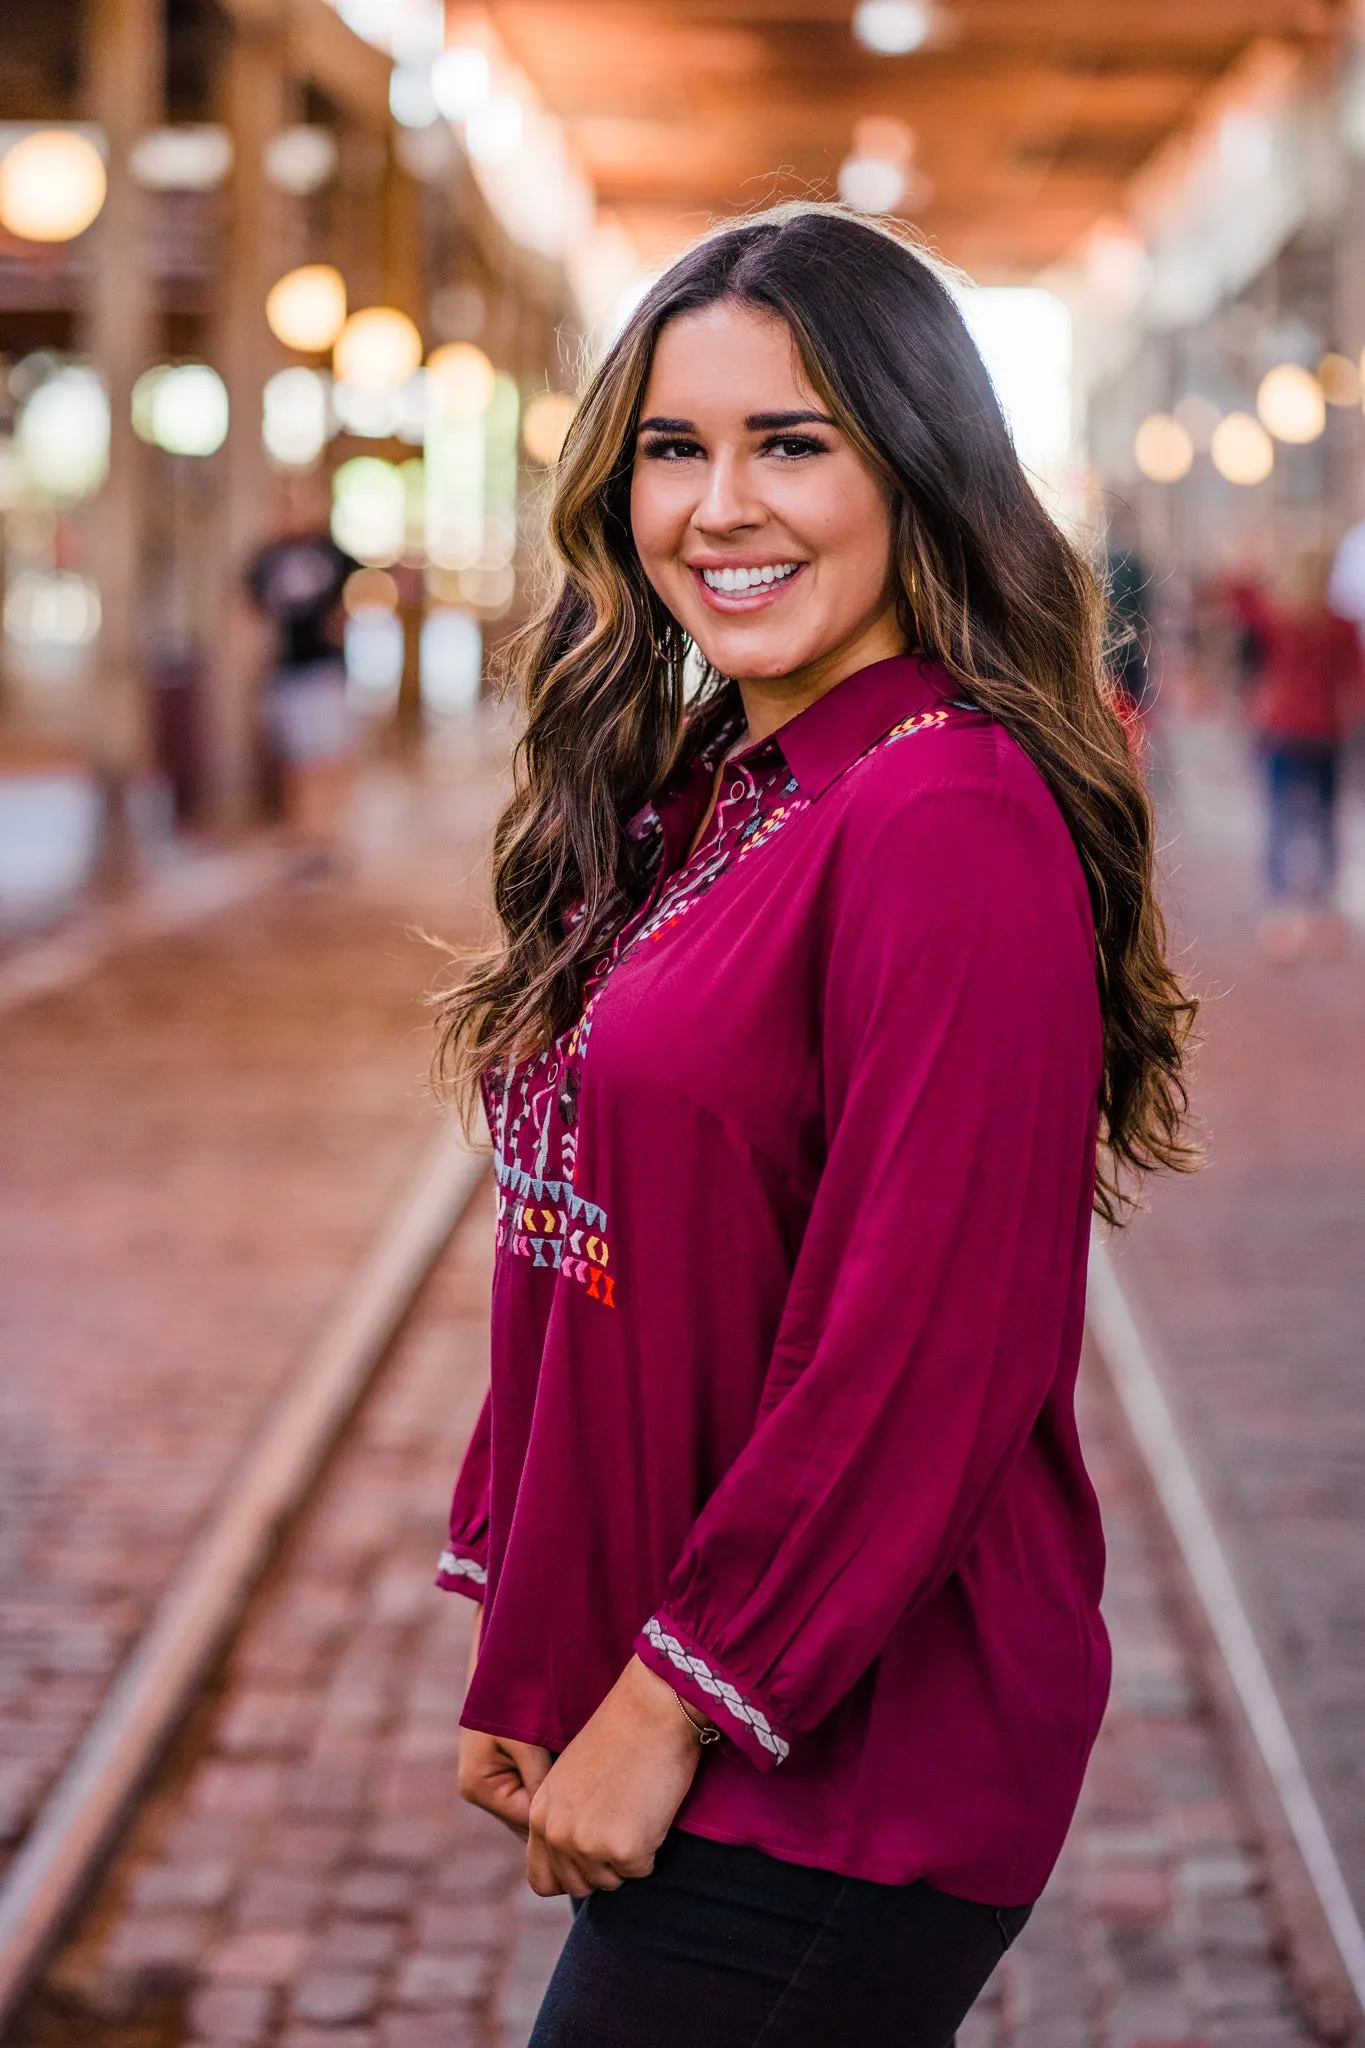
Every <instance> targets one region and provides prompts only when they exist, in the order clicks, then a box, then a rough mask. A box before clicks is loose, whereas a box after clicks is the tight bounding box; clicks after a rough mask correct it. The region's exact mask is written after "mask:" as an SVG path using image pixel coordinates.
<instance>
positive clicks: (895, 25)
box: [853, 0, 934, 57]
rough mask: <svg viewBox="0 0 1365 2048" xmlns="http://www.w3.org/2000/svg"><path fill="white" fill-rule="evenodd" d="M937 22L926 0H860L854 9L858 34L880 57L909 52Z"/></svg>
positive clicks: (854, 21)
mask: <svg viewBox="0 0 1365 2048" xmlns="http://www.w3.org/2000/svg"><path fill="white" fill-rule="evenodd" d="M933 25H934V18H933V13H932V10H931V9H930V8H929V6H928V5H927V4H926V0H859V5H858V6H857V7H855V8H854V10H853V33H854V35H855V36H856V37H857V39H858V41H859V42H860V43H861V44H862V46H863V48H864V49H865V50H874V51H875V52H876V53H877V55H878V56H879V57H904V56H907V55H908V54H909V52H910V51H911V50H917V49H918V48H919V47H920V45H921V43H923V42H924V41H925V40H926V39H927V37H928V35H929V33H930V30H931V29H932V28H933Z"/></svg>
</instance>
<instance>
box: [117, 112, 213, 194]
mask: <svg viewBox="0 0 1365 2048" xmlns="http://www.w3.org/2000/svg"><path fill="white" fill-rule="evenodd" d="M128 168H129V170H130V171H131V172H132V174H133V177H134V178H135V179H136V181H137V183H138V184H139V185H144V186H146V188H147V190H148V191H149V192H214V191H216V190H217V189H218V187H219V186H220V185H221V184H222V183H223V181H224V179H225V178H226V177H227V176H228V173H229V172H230V171H231V169H232V137H231V136H230V135H229V133H228V131H227V129H226V128H223V127H220V126H219V125H218V124H217V123H216V122H209V121H201V122H195V123H193V124H191V125H189V126H187V127H184V128H154V129H153V130H152V131H151V133H150V134H149V135H143V136H141V137H140V138H139V140H138V141H137V142H135V143H134V144H133V147H132V149H131V150H130V152H129V155H128Z"/></svg>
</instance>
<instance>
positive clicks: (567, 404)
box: [521, 391, 578, 469]
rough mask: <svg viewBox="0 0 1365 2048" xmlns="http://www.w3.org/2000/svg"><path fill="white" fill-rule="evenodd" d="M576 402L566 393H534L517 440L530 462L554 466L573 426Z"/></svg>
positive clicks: (576, 408) (547, 466)
mask: <svg viewBox="0 0 1365 2048" xmlns="http://www.w3.org/2000/svg"><path fill="white" fill-rule="evenodd" d="M577 410H578V405H577V401H576V400H575V399H572V398H570V396H569V394H568V392H567V391H538V392H537V393H536V395H535V397H534V398H533V399H532V400H531V401H530V403H529V404H528V405H527V407H526V417H525V419H524V421H523V422H522V429H521V438H522V440H523V442H524V443H525V445H526V453H527V454H528V455H529V456H530V458H531V460H532V462H540V463H543V464H544V465H545V467H546V468H547V469H551V468H553V467H554V465H555V463H556V462H558V460H559V458H560V455H561V454H562V453H563V449H564V437H565V435H566V434H567V433H568V431H569V428H570V427H571V426H572V424H573V417H574V414H575V413H576V412H577Z"/></svg>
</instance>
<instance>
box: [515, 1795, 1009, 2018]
mask: <svg viewBox="0 0 1365 2048" xmlns="http://www.w3.org/2000/svg"><path fill="white" fill-rule="evenodd" d="M1029 1910H1030V1909H1029V1908H1028V1907H1027V1906H1001V1907H996V1906H981V1905H976V1904H974V1903H973V1902H972V1901H971V1900H969V1899H958V1898H950V1897H949V1895H948V1894H947V1893H946V1892H939V1891H934V1890H932V1889H931V1887H930V1886H929V1885H927V1884H911V1885H885V1884H870V1883H868V1882H867V1881H866V1880H865V1879H863V1878H846V1877H836V1876H834V1875H833V1874H832V1873H831V1872H830V1871H827V1870H805V1869H802V1868H801V1867H800V1866H799V1865H798V1864H794V1863H779V1862H777V1861H776V1860H775V1859H774V1858H773V1857H771V1856H765V1855H762V1854H761V1853H760V1852H759V1851H758V1850H757V1849H736V1848H731V1847H729V1846H728V1845H726V1844H724V1843H720V1842H707V1841H704V1840H702V1838H701V1837H700V1836H698V1835H685V1834H680V1833H677V1832H675V1833H673V1834H671V1835H670V1836H669V1838H668V1840H667V1841H666V1842H665V1843H664V1845H663V1847H662V1849H661V1850H660V1851H659V1854H658V1858H657V1860H656V1862H655V1867H654V1871H653V1874H652V1875H651V1876H649V1877H645V1878H637V1879H635V1880H634V1881H632V1882H630V1883H627V1884H624V1885H622V1887H621V1889H620V1891H616V1892H594V1893H593V1895H592V1897H591V1898H589V1899H587V1900H586V1901H585V1902H584V1903H583V1905H582V1906H581V1907H577V1908H575V1917H574V1923H573V1926H572V1928H571V1929H570V1931H569V1937H568V1940H567V1941H566V1942H565V1944H564V1949H563V1953H562V1954H561V1956H560V1958H559V1964H558V1967H557V1968H556V1970H555V1973H554V1976H553V1978H552V1979H551V1980H550V1988H549V1990H548V1991H547V1992H546V1994H545V2002H544V2004H543V2005H542V2006H541V2009H540V2017H539V2019H538V2020H537V2021H536V2026H535V2032H534V2033H533V2034H532V2036H531V2043H530V2048H864V2044H866V2048H952V2040H953V2035H954V2033H955V2032H956V2030H957V2026H958V2022H959V2021H960V2020H961V2019H963V2018H964V2017H965V2015H966V2014H967V2013H968V2012H969V2011H970V2010H971V2007H972V2005H973V2004H974V2003H975V2001H976V1997H977V1994H978V1992H979V1991H980V1990H981V1988H982V1986H983V1985H984V1983H985V1982H986V1979H987V1978H988V1977H989V1976H990V1974H991V1971H992V1970H993V1969H994V1968H995V1966H996V1964H997V1963H998V1962H999V1960H1000V1958H1001V1956H1002V1955H1003V1954H1004V1953H1005V1950H1006V1949H1007V1948H1008V1947H1009V1945H1010V1943H1011V1942H1012V1941H1013V1940H1014V1937H1015V1935H1016V1934H1018V1932H1019V1930H1020V1929H1021V1928H1022V1926H1023V1925H1024V1922H1025V1921H1026V1920H1027V1919H1028V1916H1029Z"/></svg>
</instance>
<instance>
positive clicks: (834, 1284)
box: [635, 776, 1100, 1770]
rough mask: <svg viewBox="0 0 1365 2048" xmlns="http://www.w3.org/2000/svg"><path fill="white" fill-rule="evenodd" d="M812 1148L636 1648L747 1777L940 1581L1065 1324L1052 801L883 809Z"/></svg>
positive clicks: (1062, 1046) (848, 953)
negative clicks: (816, 1157)
mask: <svg viewBox="0 0 1365 2048" xmlns="http://www.w3.org/2000/svg"><path fill="white" fill-rule="evenodd" d="M822 1001H823V1014H822V1024H821V1031H822V1058H823V1087H824V1105H825V1153H824V1163H823V1167H822V1171H821V1176H820V1180H819V1185H818V1187H817V1190H816V1194H815V1199H814V1203H813V1207H812V1210H811V1214H810V1219H809V1223H808V1225H807V1227H806V1230H805V1233H804V1236H803V1239H802V1242H801V1245H800V1248H799V1251H798V1253H797V1257H796V1261H795V1267H794V1271H793V1275H792V1279H791V1284H790V1288H789V1291H788V1294H787V1297H786V1302H785V1307H784V1310H783V1313H782V1317H781V1322H780V1326H779V1329H778V1334H777V1338H776V1342H775V1345H774V1348H773V1352H772V1357H771V1362H770V1365H769V1367H768V1371H767V1376H766V1380H765V1384H764V1390H763V1398H762V1401H761V1404H760V1408H759V1413H758V1417H757V1420H756V1423H755V1427H754V1431H753V1434H752V1436H751V1438H750V1440H749V1442H748V1443H747V1445H746V1446H745V1448H744V1449H743V1451H742V1452H741V1453H740V1455H739V1456H738V1458H737V1459H736V1460H735V1462H734V1463H733V1464H732V1465H731V1467H730V1469H729V1471H728V1472H727V1473H726V1475H725V1477H724V1479H723V1480H722V1481H721V1483H720V1485H719V1487H718V1488H717V1489H716V1491H715V1492H714V1494H713V1495H712V1496H711V1498H710V1500H709V1501H708V1503H707V1504H706V1506H705V1507H704V1508H703V1510H702V1512H701V1514H700V1516H699V1517H698V1519H697V1521H696V1522H695V1524H694V1526H693V1528H692V1530H691V1533H690V1535H689V1537H688V1540H687V1542H686V1545H685V1547H684V1549H683V1552H682V1555H681V1557H680V1558H679V1561H678V1563H677V1566H676V1569H675V1570H674V1572H673V1574H672V1577H671V1580H670V1582H669V1584H668V1587H667V1590H666V1593H665V1596H664V1598H663V1600H662V1602H661V1603H660V1605H659V1606H658V1608H657V1610H656V1612H655V1613H654V1614H653V1615H652V1616H650V1618H649V1619H648V1621H647V1622H646V1623H645V1626H644V1627H643V1629H642V1630H641V1632H640V1634H639V1636H638V1637H637V1639H636V1646H635V1647H636V1650H637V1652H638V1654H639V1655H640V1656H641V1658H642V1659H643V1660H644V1661H645V1662H646V1663H648V1664H649V1665H650V1666H651V1667H652V1668H653V1669H654V1670H656V1671H657V1672H659V1673H660V1675H662V1676H663V1677H665V1678H667V1679H668V1681H669V1682H670V1684H672V1685H673V1686H674V1687H675V1688H676V1689H677V1690H678V1691H679V1692H680V1693H681V1694H683V1695H684V1697H686V1698H688V1699H689V1700H690V1701H692V1702H693V1703H694V1704H695V1705H697V1706H698V1707H700V1708H702V1709H704V1710H705V1711H707V1712H709V1713H710V1714H711V1715H712V1716H713V1718H714V1719H715V1720H716V1722H717V1724H718V1725H719V1726H720V1728H721V1729H722V1732H724V1733H726V1734H728V1735H729V1736H730V1737H732V1738H733V1739H734V1740H735V1741H736V1742H737V1743H738V1744H739V1745H740V1747H741V1748H742V1749H743V1750H744V1751H745V1753H746V1754H747V1755H748V1756H749V1757H750V1759H751V1760H752V1761H753V1762H754V1763H755V1764H757V1765H758V1766H759V1767H760V1768H761V1769H765V1770H767V1769H771V1768H772V1767H773V1766H774V1765H775V1764H778V1763H780V1762H781V1761H782V1759H783V1758H784V1757H785V1756H786V1755H787V1754H788V1752H789V1750H790V1748H791V1747H792V1745H793V1744H794V1743H796V1742H797V1741H798V1740H799V1738H800V1737H801V1736H802V1734H803V1733H805V1732H806V1731H808V1730H810V1729H812V1728H813V1727H815V1726H816V1725H817V1724H818V1723H819V1722H820V1721H821V1720H822V1719H823V1718H824V1717H825V1716H826V1715H827V1714H828V1713H829V1712H830V1711H831V1709H832V1708H833V1707H835V1706H836V1705H837V1704H838V1703H839V1702H840V1701H841V1700H842V1699H843V1698H844V1697H845V1696H846V1695H847V1694H848V1693H849V1692H850V1691H851V1690H852V1688H853V1687H854V1686H855V1685H856V1683H857V1682H858V1680H859V1679H860V1678H861V1677H862V1676H863V1674H864V1673H865V1672H866V1671H867V1670H868V1668H869V1667H870V1666H871V1665H872V1664H873V1662H874V1661H875V1660H876V1658H877V1656H878V1654H879V1653H880V1651H881V1650H882V1648H883V1647H884V1645H885V1644H886V1641H887V1639H888V1637H889V1635H890V1634H891V1631H892V1630H893V1628H894V1627H895V1626H896V1624H897V1622H898V1621H899V1620H900V1619H901V1618H902V1617H903V1616H904V1615H906V1614H907V1612H908V1611H910V1610H911V1609H913V1608H914V1607H916V1606H917V1605H918V1604H919V1603H921V1602H923V1601H924V1600H926V1599H927V1598H929V1597H931V1596H932V1595H933V1594H934V1593H935V1592H936V1591H938V1590H939V1589H940V1588H942V1587H943V1585H944V1584H945V1583H946V1581H947V1580H948V1578H949V1577H950V1576H951V1575H952V1573H953V1572H954V1571H955V1569H956V1568H957V1566H958V1565H959V1563H960V1562H961V1561H962V1560H963V1558H964V1556H965V1554H966V1553H967V1551H968V1550H969V1549H970V1546H971V1545H972V1542H973V1540H974V1536H975V1534H976V1532H977V1531H978V1529H979V1527H980V1525H981V1522H982V1520H983V1517H984V1516H985V1515H986V1514H987V1512H988V1511H989V1509H990V1508H991V1506H992V1504H993V1503H994V1502H995V1501H997V1500H998V1498H999V1497H1000V1494H1001V1491H1002V1489H1003V1488H1004V1487H1005V1486H1006V1485H1007V1484H1008V1481H1009V1477H1010V1474H1011V1471H1012V1469H1013V1468H1014V1466H1015V1464H1016V1461H1017V1460H1018V1459H1019V1457H1020V1454H1021V1452H1022V1450H1023V1448H1024V1446H1025V1445H1026V1443H1027V1441H1028V1439H1029V1437H1030V1435H1031V1433H1032V1431H1033V1430H1034V1427H1035V1425H1036V1423H1037V1421H1038V1418H1039V1415H1040V1411H1041V1410H1042V1408H1043V1405H1044V1402H1045V1401H1046V1398H1047V1396H1048V1393H1049V1390H1050V1388H1051V1387H1052V1385H1053V1382H1054V1381H1055V1379H1056V1378H1057V1375H1058V1371H1059V1359H1060V1358H1061V1356H1062V1354H1063V1353H1064V1351H1065V1348H1066V1333H1067V1331H1068V1328H1069V1327H1070V1326H1071V1324H1072V1323H1073V1322H1074V1318H1075V1313H1076V1295H1075V1282H1074V1276H1075V1273H1076V1270H1077V1267H1076V1258H1075V1255H1074V1246H1073V1242H1072V1239H1073V1236H1074V1233H1076V1232H1078V1231H1083V1230H1084V1229H1085V1228H1086V1221H1087V1216H1088V1209H1089V1201H1090V1193H1091V1178H1092V1175H1093V1170H1094V1134H1095V1101H1096V1095H1097V1088H1098V1078H1099V1057H1100V1035H1099V1018H1098V1006H1097V998H1096V989H1095V969H1094V952H1093V933H1092V928H1091V922H1090V912H1089V904H1088V901H1087V899H1086V892H1085V887H1084V882H1083V879H1082V876H1081V871H1080V868H1079V864H1078V862H1077V860H1076V857H1075V854H1074V850H1073V848H1072V846H1071V843H1070V840H1069V837H1068V836H1067V834H1066V831H1065V827H1064V826H1063V824H1062V822H1061V820H1060V817H1059V816H1058V815H1057V814H1056V813H1055V812H1054V811H1053V810H1052V808H1051V806H1050V805H1048V804H1046V803H1043V802H1041V801H1039V800H1038V799H1037V798H1036V797H1034V798H1030V799H1028V800H1026V799H1024V798H1022V797H1020V796H1019V795H1017V794H1014V793H1011V792H1010V791H1008V790H1006V789H1005V788H1003V787H1001V785H1000V784H999V783H997V782H994V781H992V780H989V779H987V776H983V779H982V780H981V781H980V782H974V781H973V782H959V783H958V784H956V785H954V786H952V787H949V786H946V785H945V786H932V785H931V786H929V787H927V788H922V789H921V790H920V791H919V792H917V793H916V794H914V795H913V796H912V797H911V798H910V799H908V800H906V801H903V802H900V803H898V804H895V805H893V807H892V808H891V810H890V812H889V814H888V815H886V816H885V817H884V818H883V820H882V822H881V824H880V825H879V827H878V828H877V829H876V830H875V831H874V832H873V833H870V834H869V835H868V838H867V841H866V842H865V843H864V844H863V846H862V848H861V850H860V851H859V852H858V853H856V854H854V855H851V856H850V859H849V861H848V865H847V870H846V872H845V874H844V876H843V879H842V881H841V883H840V885H839V893H838V900H837V904H836V907H835V908H834V909H833V911H832V913H831V927H830V938H829V941H828V945H827V948H826V953H825V969H824V981H823V996H822Z"/></svg>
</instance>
